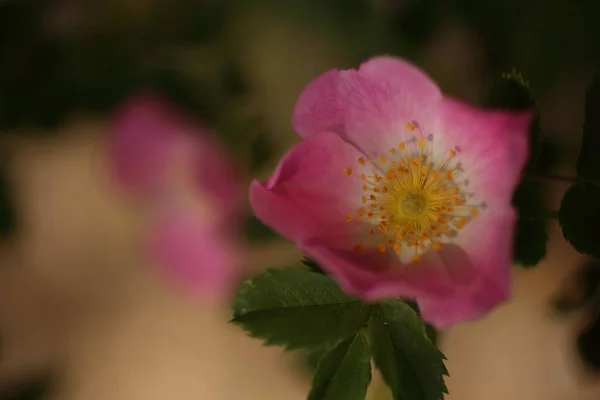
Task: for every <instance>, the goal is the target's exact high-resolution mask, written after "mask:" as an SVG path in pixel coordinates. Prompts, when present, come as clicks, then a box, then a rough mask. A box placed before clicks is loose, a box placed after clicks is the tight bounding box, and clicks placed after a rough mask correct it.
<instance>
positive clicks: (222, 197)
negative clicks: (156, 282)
mask: <svg viewBox="0 0 600 400" xmlns="http://www.w3.org/2000/svg"><path fill="white" fill-rule="evenodd" d="M109 153H110V156H111V159H112V162H113V166H114V171H115V175H116V178H117V182H118V183H119V184H120V185H121V186H122V187H123V188H124V189H126V190H127V191H128V192H130V193H132V194H133V195H134V196H136V197H138V198H140V199H142V200H143V201H144V202H146V203H149V204H150V205H151V207H152V209H153V214H154V216H155V218H156V219H155V221H154V225H153V228H152V231H151V233H150V237H149V238H148V252H149V255H150V257H152V258H153V259H154V260H156V261H157V262H158V264H159V265H160V266H161V267H162V268H164V270H165V272H166V273H167V274H168V276H169V277H170V278H171V279H175V280H176V281H177V282H178V283H179V284H181V285H183V286H184V287H186V288H188V289H189V290H191V291H195V292H198V293H199V294H200V295H202V296H205V297H212V298H215V297H216V298H221V297H222V296H223V295H227V294H228V293H229V292H230V291H231V290H232V289H233V287H232V285H233V284H234V283H235V279H236V278H237V265H238V260H239V257H240V255H239V249H238V248H237V240H236V239H237V233H238V229H239V227H240V225H239V223H240V221H239V212H240V206H241V202H240V200H241V199H242V196H241V192H240V190H241V184H240V181H239V180H238V176H237V170H236V168H235V167H234V165H233V164H232V162H231V160H230V159H228V158H227V155H226V154H225V152H224V151H223V149H222V148H221V147H220V146H219V145H218V144H217V142H215V141H214V137H213V136H212V133H211V132H209V131H207V130H206V129H204V128H203V127H201V126H200V125H199V124H197V123H195V122H194V121H192V120H191V118H189V117H187V116H186V115H184V114H183V113H182V112H181V111H180V110H177V109H176V108H175V107H173V106H172V105H170V104H168V103H167V102H166V101H165V100H163V99H161V98H160V97H158V96H155V95H152V94H140V95H137V96H134V97H133V98H131V99H129V100H128V101H127V102H126V103H125V104H123V105H122V106H121V107H120V108H119V109H118V110H117V112H116V113H115V115H114V116H113V120H112V136H111V140H110V146H109Z"/></svg>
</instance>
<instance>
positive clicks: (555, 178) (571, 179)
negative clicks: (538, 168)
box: [525, 174, 581, 183]
mask: <svg viewBox="0 0 600 400" xmlns="http://www.w3.org/2000/svg"><path fill="white" fill-rule="evenodd" d="M525 179H528V180H530V181H534V182H564V183H578V182H581V179H580V178H578V177H576V176H561V175H556V174H546V175H526V176H525Z"/></svg>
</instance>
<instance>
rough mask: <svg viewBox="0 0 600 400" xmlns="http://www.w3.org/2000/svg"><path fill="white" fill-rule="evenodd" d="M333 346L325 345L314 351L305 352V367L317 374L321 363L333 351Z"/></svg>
mask: <svg viewBox="0 0 600 400" xmlns="http://www.w3.org/2000/svg"><path fill="white" fill-rule="evenodd" d="M331 348H332V346H331V345H324V346H321V347H317V348H314V349H309V350H305V351H304V365H305V367H307V368H308V369H309V370H310V371H311V372H315V371H316V370H317V367H318V366H319V361H321V359H322V358H323V356H324V355H325V354H327V353H328V352H329V351H330V350H331Z"/></svg>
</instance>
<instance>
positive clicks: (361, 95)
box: [250, 57, 532, 328]
mask: <svg viewBox="0 0 600 400" xmlns="http://www.w3.org/2000/svg"><path fill="white" fill-rule="evenodd" d="M531 118H532V114H531V113H529V112H527V113H512V112H504V111H484V110H481V109H477V108H473V107H471V106H469V105H467V104H464V103H461V102H459V101H457V100H454V99H451V98H448V97H445V96H443V95H442V94H441V92H440V90H439V88H438V87H437V85H436V84H435V83H434V82H433V81H432V80H431V79H430V78H429V77H428V76H427V75H425V74H424V73H423V72H422V71H420V70H418V69H417V68H415V67H414V66H412V65H411V64H409V63H407V62H405V61H402V60H399V59H395V58H392V57H376V58H373V59H371V60H369V61H367V62H365V63H364V64H362V65H361V66H360V68H359V69H358V70H354V69H351V70H332V71H329V72H327V73H325V74H323V75H321V76H320V77H318V78H317V79H315V80H314V81H313V82H311V83H310V84H309V85H308V87H306V89H305V90H304V91H303V92H302V94H301V95H300V98H299V99H298V102H297V104H296V107H295V110H294V115H293V118H292V123H293V126H294V128H295V130H296V131H297V132H298V133H299V134H300V136H302V138H303V140H302V141H301V142H300V143H298V144H296V145H295V146H294V147H293V148H292V149H291V150H290V151H289V152H288V153H287V154H286V155H285V156H284V157H283V159H282V160H281V162H280V164H279V166H278V167H277V169H276V170H275V172H274V173H273V175H272V176H271V177H270V178H269V179H268V180H267V181H266V182H264V183H259V182H257V181H254V182H253V183H252V186H251V191H250V201H251V204H252V207H253V208H254V211H255V213H256V215H257V216H258V217H259V218H260V219H261V220H262V221H263V222H265V223H266V224H268V225H270V226H271V227H273V228H274V229H275V230H277V231H278V232H279V233H280V234H281V235H283V236H284V237H286V238H288V239H290V240H292V241H294V242H296V243H297V244H298V246H299V247H300V249H301V250H303V251H304V252H305V253H306V254H307V255H308V256H309V257H310V258H312V259H314V260H315V261H317V262H318V263H319V264H320V265H321V267H322V268H323V269H324V270H325V271H326V272H327V273H328V274H330V275H331V276H332V277H333V278H335V279H336V280H338V281H339V283H340V284H341V286H342V287H343V288H344V289H345V290H346V291H347V292H349V293H351V294H354V295H357V296H359V297H361V298H362V299H364V300H367V301H374V300H379V299H383V298H393V297H403V298H411V299H416V300H417V302H418V304H419V306H420V309H421V313H422V317H423V318H424V319H425V320H427V321H429V322H430V323H432V324H433V325H434V326H436V327H438V328H443V327H446V326H448V325H451V324H453V323H456V322H458V321H461V320H467V319H473V318H476V317H478V316H481V315H482V314H484V313H485V312H486V311H488V310H489V309H490V308H492V307H493V306H495V305H497V304H498V303H499V302H502V301H504V300H506V299H507V298H508V297H509V287H510V266H511V260H512V243H513V233H514V228H515V218H516V216H515V210H514V209H513V207H512V206H511V197H512V194H513V191H514V188H515V186H516V185H517V183H518V181H519V178H520V174H521V169H522V168H523V166H524V163H525V161H526V158H527V156H528V134H527V132H528V127H529V124H530V122H531Z"/></svg>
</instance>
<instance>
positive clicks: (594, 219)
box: [558, 183, 600, 257]
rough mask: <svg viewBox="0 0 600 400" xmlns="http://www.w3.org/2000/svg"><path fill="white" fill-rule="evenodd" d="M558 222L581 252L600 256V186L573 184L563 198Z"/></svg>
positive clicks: (566, 237) (564, 234)
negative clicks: (599, 226)
mask: <svg viewBox="0 0 600 400" xmlns="http://www.w3.org/2000/svg"><path fill="white" fill-rule="evenodd" d="M558 222H559V223H560V226H561V228H562V233H563V236H564V237H565V239H567V240H568V241H569V243H571V244H572V245H573V247H574V248H575V249H576V250H577V251H579V252H580V253H584V254H589V255H591V256H594V257H600V246H599V244H600V230H598V224H600V187H598V186H596V185H594V184H592V183H578V184H575V185H572V186H571V187H570V188H569V190H567V193H565V196H564V197H563V199H562V202H561V205H560V211H559V215H558Z"/></svg>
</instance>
